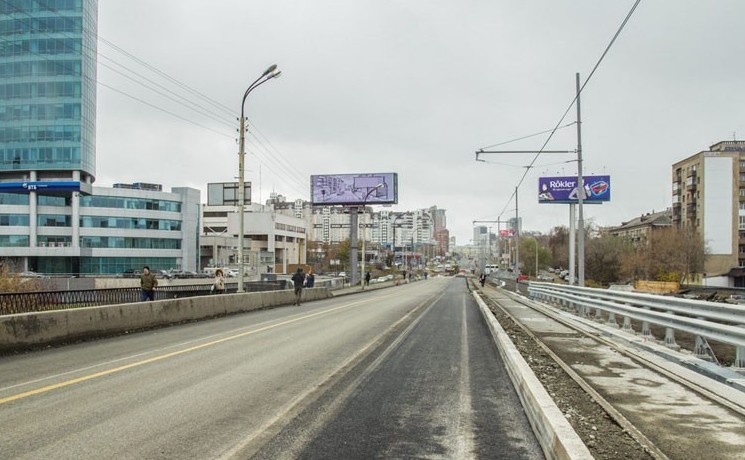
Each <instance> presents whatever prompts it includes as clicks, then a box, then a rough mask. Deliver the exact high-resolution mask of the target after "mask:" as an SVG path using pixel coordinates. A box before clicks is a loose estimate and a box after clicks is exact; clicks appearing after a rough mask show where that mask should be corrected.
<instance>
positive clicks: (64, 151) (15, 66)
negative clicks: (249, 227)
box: [0, 0, 199, 275]
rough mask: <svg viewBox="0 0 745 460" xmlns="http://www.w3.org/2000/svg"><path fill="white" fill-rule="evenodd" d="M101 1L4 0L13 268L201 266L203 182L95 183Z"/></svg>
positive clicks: (3, 97)
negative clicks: (167, 185)
mask: <svg viewBox="0 0 745 460" xmlns="http://www.w3.org/2000/svg"><path fill="white" fill-rule="evenodd" d="M97 18H98V3H97V1H96V0H44V1H41V0H26V1H16V2H1V3H0V36H1V37H2V46H0V77H2V78H0V249H1V250H2V257H3V260H2V262H3V263H4V264H6V265H8V266H9V267H10V268H11V269H12V270H17V271H22V270H34V271H38V272H43V273H49V274H62V273H64V274H72V275H89V274H91V275H92V274H118V273H122V272H124V271H125V270H128V269H137V268H142V266H144V265H149V266H150V267H151V268H153V269H169V268H175V269H186V270H193V269H195V268H196V265H197V258H198V243H197V238H198V235H199V225H198V219H199V191H198V190H195V189H189V188H174V189H172V191H171V192H170V193H164V192H160V191H157V190H153V189H149V188H148V187H147V186H149V185H153V184H142V183H140V184H129V185H127V184H119V187H114V188H103V187H93V185H92V184H93V182H94V181H95V176H96V37H97Z"/></svg>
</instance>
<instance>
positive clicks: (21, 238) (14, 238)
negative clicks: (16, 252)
mask: <svg viewBox="0 0 745 460" xmlns="http://www.w3.org/2000/svg"><path fill="white" fill-rule="evenodd" d="M28 246H29V238H28V235H0V247H6V248H27V247H28Z"/></svg>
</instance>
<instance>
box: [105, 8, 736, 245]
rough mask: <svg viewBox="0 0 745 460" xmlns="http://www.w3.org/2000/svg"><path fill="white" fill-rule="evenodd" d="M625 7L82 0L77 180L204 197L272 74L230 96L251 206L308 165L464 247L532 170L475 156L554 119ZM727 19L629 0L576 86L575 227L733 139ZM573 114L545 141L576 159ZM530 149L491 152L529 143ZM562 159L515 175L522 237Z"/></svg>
mask: <svg viewBox="0 0 745 460" xmlns="http://www.w3.org/2000/svg"><path fill="white" fill-rule="evenodd" d="M633 4H634V2H633V1H632V0H629V1H623V2H597V1H592V0H532V1H528V2H509V1H504V0H497V1H487V0H470V1H467V2H460V3H455V2H447V1H444V0H439V1H438V0H436V1H427V2H425V1H423V0H412V1H409V2H394V1H390V0H389V1H385V0H383V1H379V0H376V1H373V0H361V1H357V2H343V1H340V0H318V1H315V2H312V3H307V4H305V3H299V2H295V1H289V0H278V1H273V2H254V1H237V0H221V1H217V2H211V3H209V4H207V3H206V2H203V1H200V2H197V1H194V0H181V1H178V2H176V1H175V0H161V1H159V2H149V1H144V0H127V1H124V0H107V1H105V2H100V4H99V30H98V32H99V35H100V40H99V44H98V46H99V86H98V119H97V127H98V133H97V161H98V164H97V171H96V177H97V181H96V185H103V186H106V185H111V184H113V183H115V182H156V183H162V184H163V185H164V186H165V187H167V188H170V187H172V186H191V187H195V188H199V189H201V190H202V191H203V198H204V199H206V184H207V183H208V182H227V181H233V180H235V177H236V176H237V168H238V166H237V165H238V160H237V151H238V146H237V144H236V142H235V140H236V138H237V132H236V129H237V127H238V123H237V119H236V118H237V117H238V116H239V114H240V99H241V97H242V95H243V92H244V91H245V89H246V88H247V87H248V85H249V84H250V83H251V82H252V81H253V80H254V79H255V78H257V77H258V76H259V75H260V74H261V72H263V71H264V69H265V68H267V67H268V66H269V65H270V64H274V63H276V64H278V66H279V69H280V70H282V72H283V74H282V77H281V78H279V79H276V80H272V81H270V82H268V83H267V84H266V85H263V86H261V87H260V88H258V89H257V90H256V91H254V92H253V93H252V94H251V95H250V96H249V99H248V101H247V104H246V113H247V116H248V118H249V119H250V120H251V122H253V123H255V125H252V126H255V127H258V130H259V131H256V130H255V128H252V130H251V132H250V134H249V136H248V141H249V143H248V145H247V150H248V151H249V153H250V155H248V157H247V162H246V164H247V170H248V171H247V180H250V181H251V182H252V183H253V197H254V200H255V201H258V198H259V197H261V201H262V202H263V201H265V200H266V199H268V198H269V193H270V192H271V191H272V190H274V191H276V192H278V193H280V194H282V195H285V196H286V197H287V198H288V199H290V200H294V199H296V198H302V199H305V200H309V199H310V183H309V181H310V176H311V175H312V174H327V173H365V172H397V173H398V174H399V204H398V205H396V206H394V208H393V209H394V210H399V209H400V210H408V209H419V208H428V207H430V206H433V205H436V206H438V207H439V208H442V209H445V210H447V220H448V228H449V230H450V233H451V236H455V237H456V239H457V243H458V244H467V243H468V241H469V240H470V239H471V238H472V237H473V229H472V227H473V225H472V222H473V221H474V220H493V219H496V218H497V217H498V216H499V214H500V213H503V215H502V218H506V217H512V216H514V207H515V206H514V201H510V196H511V195H512V192H513V191H514V188H515V186H516V185H517V183H518V181H519V179H520V177H521V176H522V174H523V172H524V170H525V168H524V167H525V166H526V165H527V164H529V162H530V160H531V159H532V156H531V155H525V154H511V155H490V156H489V157H484V159H486V160H487V161H488V162H487V163H482V162H476V161H475V153H474V152H475V151H476V150H477V149H479V148H482V147H486V146H489V145H494V144H499V143H502V142H504V141H508V140H511V139H516V138H520V137H523V136H526V135H529V134H533V133H537V132H541V131H546V130H549V129H551V128H553V127H554V126H555V125H556V123H557V122H558V121H559V118H560V117H561V115H562V114H563V113H564V111H565V110H567V108H568V107H569V104H570V102H571V101H572V99H573V97H574V90H575V73H576V72H579V73H580V75H581V78H582V80H583V81H584V79H585V78H586V77H587V76H588V75H589V73H590V71H591V70H592V67H593V66H594V65H595V63H596V61H597V60H598V58H599V57H600V55H601V54H602V52H603V50H604V49H605V47H606V46H607V44H608V43H609V41H610V39H611V38H612V36H613V34H615V32H616V30H617V29H618V27H619V25H620V24H621V22H622V20H623V19H624V17H625V16H626V14H627V13H628V11H629V10H630V8H631V7H632V5H633ZM742 17H745V2H742V1H739V0H719V1H717V2H699V1H694V0H659V1H655V2H651V1H642V2H641V4H640V6H639V8H638V9H637V10H636V12H635V13H634V15H633V17H632V18H631V19H630V21H629V22H628V24H627V25H626V27H625V29H624V30H623V32H622V33H621V34H620V36H619V37H618V39H617V41H616V43H615V45H614V46H613V48H612V49H611V50H610V52H609V53H608V55H607V56H606V58H605V60H604V62H603V63H602V64H601V66H600V67H599V68H598V70H597V72H596V74H595V75H594V76H593V78H592V80H591V81H590V82H589V84H588V85H587V87H586V88H585V91H584V92H583V94H582V121H583V124H582V144H583V151H584V157H585V173H586V174H596V175H610V176H611V181H612V193H613V194H612V200H611V201H610V202H609V203H605V204H603V205H596V206H592V207H589V206H588V209H587V210H586V213H585V217H586V219H592V220H594V221H595V222H596V223H598V224H599V225H618V224H620V223H621V222H622V221H625V220H629V219H631V218H633V217H635V216H638V215H640V214H642V213H647V212H652V211H659V210H662V209H665V208H667V207H670V206H671V186H670V178H671V167H672V164H673V163H675V162H676V161H679V160H681V159H683V158H685V157H687V156H690V155H693V154H695V153H697V152H699V151H702V150H706V149H707V148H708V147H709V146H710V145H712V144H714V143H716V142H719V141H722V140H730V139H733V138H734V137H737V138H738V139H743V138H745V119H744V113H745V112H744V111H743V110H742V107H744V106H745V94H743V92H742V83H741V80H742V79H741V75H742V74H743V70H745V69H743V67H745V64H744V63H743V62H741V61H742V60H740V59H737V57H739V56H741V55H742V54H743V51H745V31H744V30H743V28H742V27H741V24H740V21H741V18H742ZM112 45H113V46H112ZM114 46H115V47H117V48H114ZM117 49H123V50H126V51H127V52H128V53H130V54H122V53H121V52H119V51H118V50H117ZM134 58H136V59H139V60H142V61H145V62H147V63H148V64H149V65H151V66H154V67H156V68H157V69H159V70H160V71H162V72H164V73H166V74H167V75H168V76H170V77H172V78H173V79H175V80H177V82H178V83H177V82H175V81H173V80H165V79H163V78H162V76H159V75H157V74H155V73H153V72H152V70H150V69H148V68H146V67H143V66H141V65H140V64H139V63H138V62H137V61H136V60H135V59H134ZM112 69H118V70H119V71H121V72H123V73H125V74H128V75H129V76H130V78H125V77H123V76H122V75H120V74H119V73H116V72H114V71H113V70H112ZM129 70H131V71H134V72H136V74H132V73H129ZM143 78H148V79H149V80H150V81H148V82H144V80H143ZM135 81H140V82H143V83H144V86H143V85H140V84H137V83H135ZM154 82H157V84H158V85H161V86H160V87H159V86H156V84H155V83H154ZM181 83H183V84H186V85H188V86H189V87H191V88H194V89H196V90H198V91H199V92H200V93H202V94H203V95H206V96H207V97H209V98H210V99H211V100H213V101H215V102H216V103H217V104H213V103H211V102H207V101H206V100H204V99H203V98H202V97H201V96H199V95H196V94H194V93H189V92H187V91H185V90H184V89H183V88H182V87H180V86H179V84H181ZM145 86H147V87H150V88H154V89H157V91H158V92H160V93H162V94H158V93H155V92H152V91H150V90H148V89H146V88H145ZM171 91H172V92H173V93H177V94H184V95H186V97H187V100H188V102H187V101H184V100H180V103H175V102H173V100H172V99H177V98H176V96H174V95H173V94H172V93H171ZM166 96H167V97H166ZM134 98H136V99H139V101H137V100H135V99H134ZM169 98H170V99H169ZM194 104H197V105H198V107H195V106H194ZM218 104H219V105H218ZM155 107H157V108H155ZM189 107H192V108H196V111H195V110H192V109H191V108H189ZM166 112H169V113H166ZM574 119H575V114H574V108H572V109H571V110H570V112H569V114H568V116H567V118H566V119H565V120H564V122H563V125H569V126H567V127H565V128H562V129H560V130H559V131H557V133H556V135H555V136H554V137H553V139H552V140H551V142H550V143H549V144H548V145H547V146H546V148H547V149H551V150H574V149H575V148H576V144H577V139H576V127H575V126H574V125H571V123H572V122H573V121H574ZM187 120H189V121H187ZM546 138H547V135H546V134H544V135H541V136H535V137H530V138H528V139H525V140H522V141H519V142H514V143H509V144H505V145H502V146H499V147H496V148H499V149H507V148H509V149H516V150H537V149H539V148H540V147H541V146H542V145H543V143H544V142H545V140H546ZM572 160H573V155H571V154H545V155H544V156H543V157H541V158H540V159H539V160H538V161H537V162H536V166H535V167H534V168H533V169H531V170H530V171H529V173H528V175H527V177H526V180H525V181H524V183H523V184H522V185H521V187H520V190H519V205H520V217H521V218H522V220H523V228H524V229H525V230H538V231H542V232H546V231H548V230H550V229H551V228H552V227H555V226H557V225H568V209H567V206H566V205H556V204H539V203H538V197H537V195H538V185H537V184H538V177H539V176H544V175H557V176H569V175H573V174H576V164H575V163H574V162H572Z"/></svg>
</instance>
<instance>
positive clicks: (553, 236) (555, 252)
mask: <svg viewBox="0 0 745 460" xmlns="http://www.w3.org/2000/svg"><path fill="white" fill-rule="evenodd" d="M548 250H549V252H550V256H551V260H550V261H549V265H551V266H553V267H568V266H569V229H568V228H567V227H565V226H563V225H561V226H558V227H554V228H553V229H551V232H550V233H549V235H548Z"/></svg>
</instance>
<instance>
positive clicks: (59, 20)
mask: <svg viewBox="0 0 745 460" xmlns="http://www.w3.org/2000/svg"><path fill="white" fill-rule="evenodd" d="M97 10H98V3H97V0H12V1H3V2H0V81H1V82H2V83H1V84H0V173H2V174H3V177H4V179H6V180H7V179H18V180H21V181H23V180H34V179H35V180H47V179H52V180H56V179H69V180H78V181H81V180H82V181H84V182H88V183H91V182H93V178H94V177H95V168H96V36H97V30H96V29H97V27H96V21H97V15H98V13H97ZM32 173H34V174H32ZM73 173H75V174H73ZM34 175H35V176H36V177H35V178H34V177H33V176H34Z"/></svg>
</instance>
